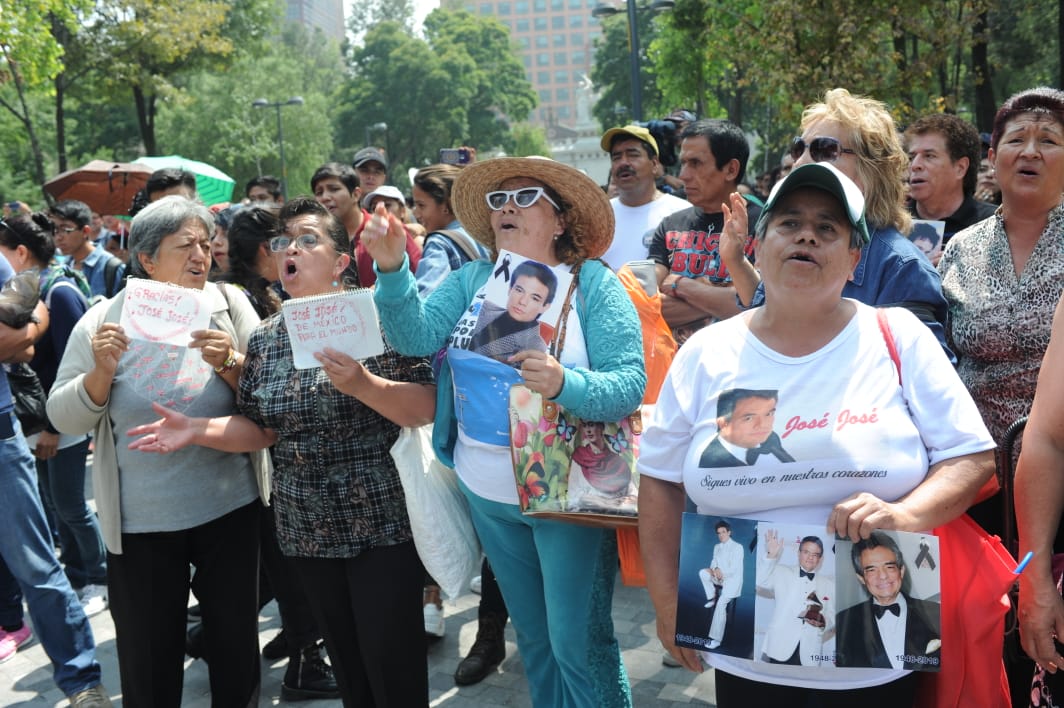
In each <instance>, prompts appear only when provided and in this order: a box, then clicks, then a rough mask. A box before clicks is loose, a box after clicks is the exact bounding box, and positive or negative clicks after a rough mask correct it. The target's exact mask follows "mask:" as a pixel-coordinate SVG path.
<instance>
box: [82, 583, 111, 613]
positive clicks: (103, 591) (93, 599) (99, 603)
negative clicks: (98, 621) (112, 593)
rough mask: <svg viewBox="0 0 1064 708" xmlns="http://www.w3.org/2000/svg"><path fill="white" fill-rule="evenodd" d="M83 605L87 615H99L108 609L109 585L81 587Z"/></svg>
mask: <svg viewBox="0 0 1064 708" xmlns="http://www.w3.org/2000/svg"><path fill="white" fill-rule="evenodd" d="M81 607H82V609H83V610H85V616H86V617H92V616H93V615H98V614H100V613H101V612H103V611H104V610H106V609H107V586H106V585H86V586H85V587H83V588H82V589H81Z"/></svg>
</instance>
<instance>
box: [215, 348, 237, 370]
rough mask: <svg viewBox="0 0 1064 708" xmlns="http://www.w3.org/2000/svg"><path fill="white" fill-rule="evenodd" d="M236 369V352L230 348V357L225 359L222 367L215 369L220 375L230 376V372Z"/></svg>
mask: <svg viewBox="0 0 1064 708" xmlns="http://www.w3.org/2000/svg"><path fill="white" fill-rule="evenodd" d="M235 368H236V352H235V351H233V348H232V347H229V356H227V357H225V361H224V362H222V365H221V366H216V367H214V370H215V371H216V372H217V373H219V374H228V373H229V372H230V371H232V370H233V369H235Z"/></svg>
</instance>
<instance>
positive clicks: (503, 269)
mask: <svg viewBox="0 0 1064 708" xmlns="http://www.w3.org/2000/svg"><path fill="white" fill-rule="evenodd" d="M500 273H501V274H502V276H503V277H504V278H505V279H506V282H507V283H509V282H510V254H509V253H507V254H506V255H505V256H503V257H502V263H500V264H499V267H498V268H496V269H495V277H496V278H498V277H499V274H500Z"/></svg>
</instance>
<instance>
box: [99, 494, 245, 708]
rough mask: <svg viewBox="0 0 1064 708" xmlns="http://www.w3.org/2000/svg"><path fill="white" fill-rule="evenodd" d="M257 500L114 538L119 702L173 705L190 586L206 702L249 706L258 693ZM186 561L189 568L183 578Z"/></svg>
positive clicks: (112, 591)
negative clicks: (202, 651)
mask: <svg viewBox="0 0 1064 708" xmlns="http://www.w3.org/2000/svg"><path fill="white" fill-rule="evenodd" d="M261 508H262V507H261V505H260V504H259V502H258V501H257V500H256V501H254V502H252V503H250V504H248V505H246V506H243V507H241V508H239V509H236V510H235V511H231V512H229V513H228V514H226V515H225V516H222V517H220V518H218V519H215V520H214V521H210V522H208V523H206V524H203V525H201V526H197V527H195V528H191V529H185V530H183V531H170V532H162V533H137V534H127V533H124V534H122V553H121V554H119V555H115V554H113V553H108V554H107V586H108V598H109V601H110V605H111V616H112V618H113V619H114V624H115V641H116V643H117V647H118V666H119V671H120V672H121V676H122V703H123V705H125V706H128V707H129V708H141V707H144V708H167V707H168V706H173V707H174V708H177V707H178V706H180V705H181V689H182V684H183V681H184V659H185V609H186V607H187V605H188V591H189V586H190V585H191V586H193V587H194V589H195V591H196V597H197V598H199V602H200V608H201V610H202V612H203V629H204V642H205V648H206V651H207V653H208V655H209V656H211V657H212V658H211V662H210V664H209V672H210V686H211V705H212V706H214V707H215V708H244V707H245V706H255V705H257V704H258V697H259V672H260V667H259V640H258V607H257V601H256V600H257V597H258V572H259V570H258V562H259V530H258V525H259V521H258V516H259V510H260V509H261ZM189 564H191V565H193V566H195V568H196V574H195V579H194V580H193V579H191V578H190V572H189Z"/></svg>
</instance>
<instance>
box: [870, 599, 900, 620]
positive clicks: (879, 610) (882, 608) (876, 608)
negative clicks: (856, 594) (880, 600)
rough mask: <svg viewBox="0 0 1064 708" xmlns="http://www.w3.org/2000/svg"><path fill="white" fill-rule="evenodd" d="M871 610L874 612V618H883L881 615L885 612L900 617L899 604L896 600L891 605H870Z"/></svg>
mask: <svg viewBox="0 0 1064 708" xmlns="http://www.w3.org/2000/svg"><path fill="white" fill-rule="evenodd" d="M872 611H873V612H875V613H876V619H883V615H885V614H886V613H887V612H890V613H892V614H893V615H894V616H895V617H901V605H899V604H898V603H896V602H895V603H894V604H893V605H872Z"/></svg>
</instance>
